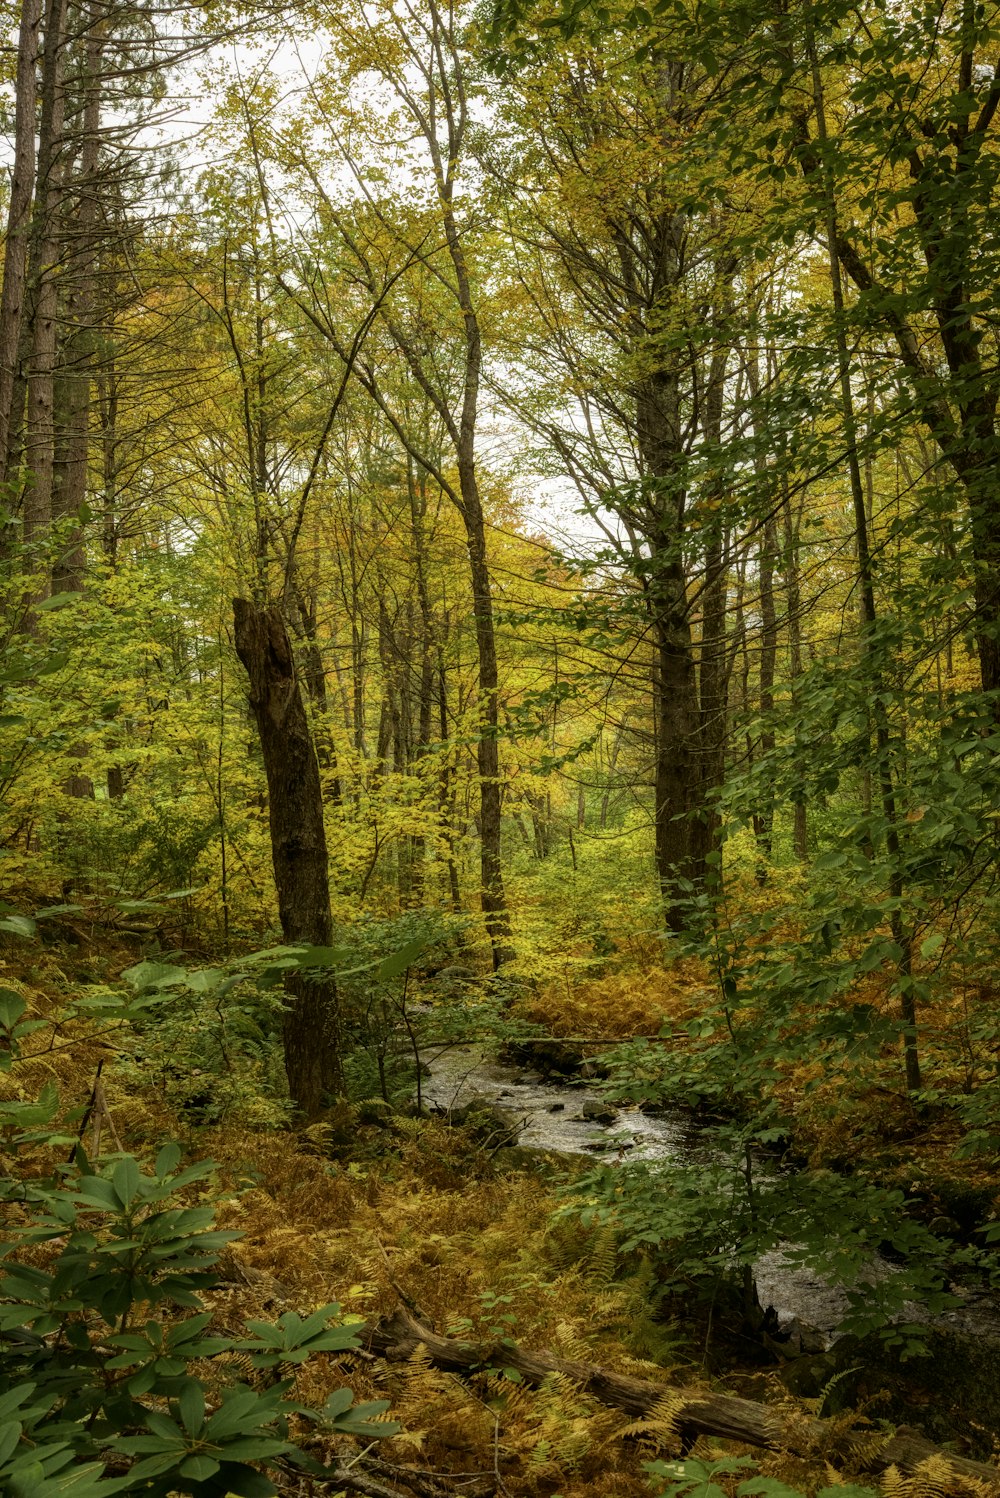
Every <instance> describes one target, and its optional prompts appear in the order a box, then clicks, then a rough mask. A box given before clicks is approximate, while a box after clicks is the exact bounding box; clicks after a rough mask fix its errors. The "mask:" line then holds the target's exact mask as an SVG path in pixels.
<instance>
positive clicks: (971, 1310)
mask: <svg viewBox="0 0 1000 1498" xmlns="http://www.w3.org/2000/svg"><path fill="white" fill-rule="evenodd" d="M422 1061H423V1063H424V1064H425V1065H426V1067H427V1068H429V1072H428V1074H427V1075H425V1076H424V1077H423V1080H422V1084H421V1094H422V1100H423V1103H424V1106H425V1107H428V1108H430V1109H432V1110H434V1111H440V1112H443V1113H450V1112H452V1111H453V1110H455V1109H458V1108H461V1107H463V1106H465V1105H466V1104H468V1103H470V1102H472V1101H473V1100H477V1101H481V1102H483V1103H488V1104H489V1105H490V1106H492V1107H494V1108H499V1109H500V1110H502V1112H503V1113H504V1114H505V1115H508V1116H509V1118H510V1120H511V1123H512V1125H513V1126H514V1127H515V1128H516V1130H517V1133H518V1144H519V1145H520V1146H521V1147H522V1148H526V1149H537V1150H546V1151H551V1152H553V1153H556V1154H562V1155H574V1156H582V1157H585V1158H592V1159H594V1160H601V1161H604V1162H606V1163H609V1164H611V1163H616V1164H619V1165H620V1166H621V1167H622V1168H624V1169H627V1167H628V1164H629V1163H631V1162H632V1161H633V1160H641V1161H647V1162H648V1161H654V1162H655V1161H659V1162H661V1163H662V1165H663V1167H664V1171H665V1172H667V1173H668V1172H669V1168H670V1165H671V1164H674V1165H685V1166H687V1165H692V1164H696V1163H698V1161H699V1160H702V1161H704V1160H706V1159H707V1158H709V1156H708V1154H707V1152H706V1150H705V1146H704V1141H703V1136H702V1134H701V1131H700V1130H699V1129H698V1128H697V1126H696V1125H695V1124H694V1123H693V1122H692V1120H691V1118H690V1117H689V1116H688V1115H687V1114H684V1113H682V1112H680V1111H679V1110H678V1111H675V1112H673V1113H669V1112H668V1113H658V1114H656V1115H655V1116H654V1115H650V1114H647V1113H642V1112H639V1111H638V1110H634V1109H621V1110H618V1112H617V1116H616V1117H614V1118H613V1119H611V1120H610V1121H607V1122H599V1121H598V1119H597V1118H595V1117H593V1116H591V1117H588V1116H586V1115H587V1114H591V1115H594V1114H597V1115H604V1116H605V1117H607V1115H609V1114H611V1113H613V1112H614V1111H615V1110H613V1109H612V1108H610V1106H609V1104H608V1101H607V1099H606V1097H604V1096H603V1095H602V1094H600V1093H598V1092H597V1091H595V1090H593V1089H591V1088H588V1087H587V1086H586V1084H579V1083H577V1082H575V1081H574V1082H572V1083H560V1082H553V1081H550V1080H546V1079H545V1078H544V1077H542V1076H541V1074H540V1073H537V1072H533V1071H530V1070H526V1069H524V1068H521V1067H517V1066H510V1065H506V1064H505V1063H503V1062H501V1061H498V1060H496V1059H495V1058H494V1057H492V1056H490V1055H489V1053H488V1052H486V1051H485V1050H484V1049H483V1048H482V1047H478V1046H471V1045H470V1046H454V1047H451V1048H449V1049H447V1050H442V1051H432V1050H428V1051H427V1052H425V1053H424V1055H423V1056H422ZM895 1272H896V1271H895V1270H894V1269H893V1267H892V1266H891V1265H890V1264H888V1263H887V1262H886V1261H885V1260H877V1261H875V1262H874V1264H873V1273H874V1274H876V1275H884V1274H893V1273H895ZM754 1278H755V1280H756V1282H757V1293H758V1295H759V1297H760V1302H761V1304H762V1305H763V1306H768V1305H770V1306H772V1307H773V1308H774V1310H775V1311H776V1312H777V1314H778V1320H779V1323H781V1324H785V1325H788V1324H789V1323H792V1322H794V1323H797V1324H799V1325H800V1326H803V1327H806V1328H809V1329H810V1330H811V1331H812V1332H814V1333H815V1334H816V1338H817V1341H818V1343H819V1344H821V1345H829V1344H830V1343H831V1342H833V1341H834V1340H835V1339H836V1337H837V1334H838V1329H839V1327H840V1323H841V1322H842V1320H843V1318H844V1315H845V1312H846V1310H847V1297H846V1295H845V1293H844V1291H843V1289H841V1288H840V1287H839V1286H837V1285H831V1284H827V1283H826V1281H825V1280H823V1279H822V1278H821V1277H820V1276H819V1275H817V1274H816V1273H814V1272H813V1271H811V1270H809V1269H808V1268H806V1267H804V1266H803V1265H801V1264H798V1263H795V1262H792V1261H790V1259H789V1257H788V1254H787V1252H783V1251H782V1250H781V1249H780V1248H778V1249H773V1250H772V1251H771V1252H769V1253H766V1254H763V1255H762V1256H761V1258H760V1259H759V1260H758V1261H757V1263H756V1265H755V1266H754ZM907 1315H908V1316H909V1317H910V1319H912V1320H914V1321H921V1322H923V1323H925V1324H931V1325H937V1326H943V1327H950V1328H951V1329H953V1330H954V1331H956V1332H958V1333H960V1334H962V1335H968V1336H973V1337H978V1338H986V1339H989V1340H996V1341H998V1342H1000V1304H998V1303H997V1300H996V1298H995V1297H990V1296H976V1297H975V1298H973V1297H971V1296H970V1297H969V1298H968V1301H967V1303H966V1305H964V1306H963V1307H962V1308H961V1309H958V1310H954V1311H949V1312H947V1313H945V1314H944V1315H943V1316H935V1317H932V1316H929V1315H928V1314H926V1313H925V1312H923V1311H922V1308H921V1307H920V1306H918V1305H911V1306H909V1307H907Z"/></svg>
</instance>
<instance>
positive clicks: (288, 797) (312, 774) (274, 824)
mask: <svg viewBox="0 0 1000 1498" xmlns="http://www.w3.org/2000/svg"><path fill="white" fill-rule="evenodd" d="M233 620H234V624H235V640H236V653H237V655H238V656H239V658H240V660H241V661H242V663H243V665H244V666H245V668H246V671H247V675H248V676H249V678H250V707H251V710H252V712H253V715H254V719H255V721H256V724H257V732H258V734H259V737H260V747H261V753H262V755H263V758H264V769H265V772H266V775H267V789H268V813H269V818H270V829H271V857H272V861H273V865H274V883H275V888H276V890H277V894H278V913H279V917H280V920H281V930H282V934H283V936H284V939H285V941H286V942H288V943H289V944H294V945H306V946H317V947H328V946H329V945H330V941H331V936H332V920H331V916H330V884H329V868H328V860H327V847H326V831H325V828H324V824H323V794H322V788H321V785H320V774H319V763H318V760H317V758H316V750H315V746H314V744H313V740H312V735H311V734H310V732H309V723H308V719H307V717H306V710H305V704H304V702H303V700H302V691H301V687H300V684H299V680H298V676H297V674H296V671H295V663H294V659H293V655H292V647H291V643H290V641H289V638H288V632H287V630H286V629H285V624H284V620H283V619H282V617H281V613H280V611H279V610H278V609H277V608H276V607H274V606H273V605H272V606H270V607H263V606H261V605H259V604H257V603H254V602H251V601H249V600H248V599H245V598H234V599H233ZM285 988H286V992H287V994H288V1008H287V1011H286V1014H285V1020H284V1027H283V1040H284V1049H285V1070H286V1072H287V1074H288V1089H289V1092H290V1093H291V1096H292V1100H293V1102H294V1103H295V1104H296V1106H297V1107H298V1109H299V1110H300V1112H301V1113H302V1115H303V1117H304V1118H305V1119H306V1120H307V1121H309V1120H312V1119H315V1118H317V1117H319V1115H320V1114H321V1113H322V1111H323V1108H324V1105H325V1101H326V1097H327V1095H328V1094H331V1093H334V1094H336V1093H339V1092H341V1091H342V1088H343V1075H342V1068H341V1058H340V1045H339V1022H338V1005H337V990H336V984H335V983H334V981H333V979H332V978H327V979H325V980H324V981H322V982H313V981H307V980H306V978H305V977H304V976H303V975H302V974H301V973H293V974H291V975H289V976H287V977H286V980H285Z"/></svg>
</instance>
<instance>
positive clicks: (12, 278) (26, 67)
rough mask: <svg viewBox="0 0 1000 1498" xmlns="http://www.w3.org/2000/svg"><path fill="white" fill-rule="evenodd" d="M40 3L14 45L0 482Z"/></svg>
mask: <svg viewBox="0 0 1000 1498" xmlns="http://www.w3.org/2000/svg"><path fill="white" fill-rule="evenodd" d="M41 21H42V0H23V4H22V7H21V28H20V33H19V35H18V41H17V82H16V85H15V105H14V167H13V172H12V175H11V184H10V204H9V207H8V210H7V238H6V242H5V244H4V263H3V292H2V293H0V482H3V481H6V479H7V477H8V470H9V467H10V463H9V451H8V443H9V439H10V429H11V406H12V404H13V400H14V383H15V381H14V373H15V367H16V365H17V355H18V348H19V345H20V341H21V327H22V323H23V320H24V299H25V292H26V290H27V280H28V242H29V237H30V231H31V202H32V197H33V195H34V190H35V109H36V106H37V97H38V78H37V67H38V32H39V27H40V26H41Z"/></svg>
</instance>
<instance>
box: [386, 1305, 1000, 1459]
mask: <svg viewBox="0 0 1000 1498" xmlns="http://www.w3.org/2000/svg"><path fill="white" fill-rule="evenodd" d="M358 1333H359V1337H360V1340H361V1342H362V1344H363V1345H364V1346H365V1347H366V1348H367V1349H368V1351H369V1352H372V1353H376V1354H377V1355H378V1356H380V1357H384V1358H386V1359H387V1360H389V1361H391V1362H405V1361H406V1360H407V1359H409V1358H411V1357H413V1355H414V1353H416V1352H417V1350H418V1348H423V1349H424V1352H425V1354H426V1356H427V1357H429V1359H430V1361H431V1362H432V1363H433V1364H434V1366H435V1367H436V1368H444V1369H447V1370H448V1371H450V1372H454V1373H458V1374H463V1373H477V1372H481V1371H482V1370H483V1369H485V1368H490V1367H502V1368H512V1369H514V1370H515V1371H516V1372H518V1373H520V1374H521V1376H522V1377H523V1378H524V1379H525V1380H526V1381H527V1382H528V1383H531V1384H540V1383H541V1382H542V1381H543V1380H544V1379H545V1378H547V1377H548V1376H549V1375H551V1374H553V1373H556V1374H562V1375H563V1376H564V1377H566V1378H568V1379H571V1380H572V1382H573V1383H574V1384H576V1385H577V1386H578V1387H579V1388H580V1389H581V1390H583V1391H584V1392H585V1393H587V1394H592V1395H593V1396H594V1398H595V1399H599V1400H600V1401H601V1403H602V1404H608V1405H611V1406H612V1407H613V1408H615V1409H619V1410H623V1411H624V1412H625V1413H626V1414H628V1415H631V1416H632V1417H633V1418H637V1419H641V1418H642V1417H643V1416H644V1415H649V1414H650V1413H651V1411H652V1410H653V1409H654V1408H655V1407H656V1406H657V1405H658V1404H660V1402H661V1401H662V1400H664V1399H668V1398H669V1399H671V1401H673V1400H676V1413H675V1414H674V1423H675V1425H676V1429H677V1438H678V1443H679V1444H680V1445H681V1447H682V1448H683V1447H685V1446H687V1445H689V1444H690V1443H691V1442H693V1441H694V1440H695V1439H696V1438H697V1437H698V1436H711V1437H714V1438H716V1439H717V1440H724V1441H738V1442H740V1443H741V1444H746V1445H748V1446H760V1447H764V1448H766V1449H769V1450H772V1451H791V1452H795V1453H797V1454H801V1455H810V1456H815V1455H817V1454H820V1453H821V1454H822V1455H824V1456H825V1457H826V1458H827V1459H828V1460H829V1461H831V1462H836V1461H837V1460H838V1457H839V1458H840V1459H841V1460H843V1461H844V1462H845V1463H849V1462H850V1460H851V1452H852V1445H853V1444H855V1443H858V1442H859V1439H860V1440H861V1441H863V1442H864V1443H865V1444H867V1443H868V1441H869V1440H870V1439H871V1438H872V1437H873V1435H874V1434H875V1433H874V1432H872V1431H871V1429H870V1427H869V1428H867V1429H865V1430H864V1431H863V1432H859V1431H857V1430H854V1431H850V1430H848V1431H845V1430H844V1428H843V1422H842V1421H836V1422H835V1421H832V1420H818V1419H815V1418H814V1417H810V1416H808V1415H805V1414H803V1413H802V1412H801V1411H799V1410H797V1411H795V1412H794V1413H792V1414H791V1415H786V1414H784V1413H782V1412H781V1411H779V1410H774V1409H771V1408H770V1407H769V1406H768V1405H766V1404H758V1403H757V1402H756V1401H755V1400H751V1399H740V1398H738V1397H736V1396H735V1395H731V1394H714V1393H711V1392H707V1391H703V1390H696V1389H694V1390H687V1389H672V1388H671V1387H670V1386H669V1385H668V1384H663V1383H655V1382H654V1381H653V1380H652V1379H647V1378H633V1377H632V1376H631V1375H630V1374H627V1373H615V1372H612V1371H611V1370H609V1369H606V1368H601V1367H599V1366H597V1365H596V1364H594V1363H577V1362H567V1361H566V1360H565V1359H564V1358H557V1357H553V1355H552V1353H550V1352H530V1351H528V1350H527V1349H526V1348H522V1347H517V1346H515V1345H514V1344H513V1343H510V1342H507V1341H503V1342H495V1343H481V1344H476V1343H471V1342H459V1341H456V1340H455V1339H453V1338H451V1337H441V1336H439V1335H438V1334H437V1332H435V1331H433V1330H432V1328H431V1327H429V1326H426V1325H424V1324H423V1323H422V1322H420V1321H418V1320H416V1318H415V1317H413V1316H411V1315H410V1314H409V1312H407V1311H404V1310H399V1311H397V1312H396V1313H395V1314H394V1315H393V1316H391V1317H389V1318H388V1319H387V1320H382V1321H378V1322H375V1323H369V1324H368V1325H367V1326H362V1327H359V1328H358ZM930 1456H933V1457H937V1458H938V1459H940V1460H944V1461H947V1462H948V1463H950V1465H951V1467H952V1468H953V1470H954V1471H955V1472H956V1473H960V1474H961V1475H962V1476H965V1477H974V1478H978V1479H979V1480H980V1481H982V1482H986V1483H989V1484H991V1485H993V1486H996V1487H1000V1472H998V1471H997V1469H996V1467H992V1466H989V1465H987V1464H986V1463H984V1462H973V1461H968V1460H966V1459H965V1458H964V1457H957V1456H953V1455H952V1454H951V1452H950V1451H944V1450H942V1448H941V1447H940V1446H935V1445H933V1444H932V1443H931V1442H930V1441H928V1440H926V1439H925V1437H923V1436H922V1435H920V1434H919V1432H917V1431H910V1430H908V1429H906V1428H905V1427H904V1428H903V1429H901V1430H900V1431H899V1432H897V1433H896V1434H894V1435H889V1434H888V1433H887V1434H886V1435H885V1438H884V1442H883V1445H882V1447H881V1449H879V1450H877V1451H876V1452H874V1453H873V1454H872V1455H871V1456H870V1457H869V1458H868V1459H867V1460H866V1462H865V1470H866V1471H870V1472H882V1471H885V1470H886V1468H888V1467H890V1466H897V1467H902V1468H904V1469H911V1468H913V1467H915V1466H917V1465H918V1464H919V1463H920V1462H923V1461H926V1460H927V1458H928V1457H930Z"/></svg>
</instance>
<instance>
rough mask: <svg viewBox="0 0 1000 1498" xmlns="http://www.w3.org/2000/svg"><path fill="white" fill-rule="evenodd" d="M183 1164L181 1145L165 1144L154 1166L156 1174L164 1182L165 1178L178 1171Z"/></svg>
mask: <svg viewBox="0 0 1000 1498" xmlns="http://www.w3.org/2000/svg"><path fill="white" fill-rule="evenodd" d="M180 1163H181V1147H180V1145H179V1144H165V1145H164V1146H163V1148H162V1149H161V1150H160V1152H159V1154H158V1155H157V1157H156V1163H155V1165H154V1166H153V1170H154V1173H155V1174H156V1175H157V1176H158V1177H159V1178H160V1179H161V1180H162V1178H163V1177H164V1176H168V1175H170V1173H171V1172H172V1171H174V1170H176V1169H177V1167H178V1165H179V1164H180Z"/></svg>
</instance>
